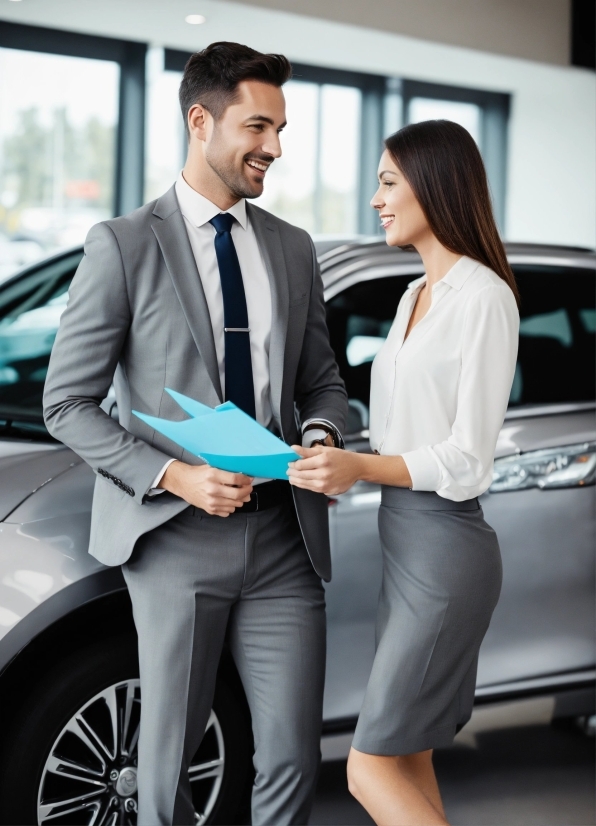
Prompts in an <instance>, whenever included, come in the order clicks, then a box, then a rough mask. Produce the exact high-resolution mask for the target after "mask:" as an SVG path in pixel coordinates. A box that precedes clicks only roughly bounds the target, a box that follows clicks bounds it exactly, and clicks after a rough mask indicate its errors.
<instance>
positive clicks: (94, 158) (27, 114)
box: [0, 48, 119, 279]
mask: <svg viewBox="0 0 596 826" xmlns="http://www.w3.org/2000/svg"><path fill="white" fill-rule="evenodd" d="M118 75H119V72H118V65H117V64H116V63H113V62H109V61H103V60H89V59H86V58H82V57H69V56H65V55H52V54H40V53H38V52H30V51H19V50H16V49H2V48H0V77H3V78H8V77H10V78H11V81H10V83H1V84H0V233H1V234H0V279H2V278H4V277H6V276H7V275H9V274H11V273H12V271H13V270H14V269H15V268H16V267H17V266H18V265H21V264H27V263H30V262H32V261H34V260H35V259H37V258H41V257H42V256H44V255H47V254H50V253H53V252H56V251H58V250H61V249H63V248H65V247H69V246H72V245H73V244H78V243H81V242H82V241H83V240H84V238H85V235H86V234H87V231H88V230H89V228H90V227H91V226H92V225H93V224H95V223H97V222H98V221H103V220H105V219H106V218H111V217H112V215H113V212H114V179H115V155H116V128H117V123H118V81H119V77H118Z"/></svg>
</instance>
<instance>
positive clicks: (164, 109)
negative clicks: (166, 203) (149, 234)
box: [145, 48, 186, 201]
mask: <svg viewBox="0 0 596 826" xmlns="http://www.w3.org/2000/svg"><path fill="white" fill-rule="evenodd" d="M163 60H164V50H163V49H159V48H154V49H149V51H148V52H147V137H146V153H147V154H146V161H145V201H152V200H154V199H155V198H159V196H160V195H163V194H164V192H166V191H167V190H168V189H169V188H170V187H171V186H172V184H174V183H175V181H176V178H177V177H178V174H179V172H180V170H181V169H182V167H183V166H184V161H185V156H186V137H185V135H184V121H183V119H182V114H181V112H180V104H179V103H178V87H179V86H180V81H181V80H182V73H181V72H166V71H164V68H163Z"/></svg>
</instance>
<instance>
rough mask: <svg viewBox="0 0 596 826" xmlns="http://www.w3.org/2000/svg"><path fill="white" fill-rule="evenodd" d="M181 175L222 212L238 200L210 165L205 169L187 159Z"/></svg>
mask: <svg viewBox="0 0 596 826" xmlns="http://www.w3.org/2000/svg"><path fill="white" fill-rule="evenodd" d="M182 176H183V178H184V180H185V181H186V183H187V184H188V185H189V186H190V187H191V189H194V190H195V192H198V193H199V195H202V196H203V198H207V200H208V201H211V203H212V204H215V206H216V207H219V209H221V211H222V212H225V211H226V210H228V209H230V207H233V206H234V204H237V203H238V201H239V198H238V196H237V195H234V194H232V193H231V192H230V190H229V189H228V188H227V186H226V185H225V184H224V182H223V181H222V180H221V178H219V177H218V176H217V175H216V174H215V172H214V171H213V170H212V169H211V167H207V169H202V168H197V166H196V164H192V163H189V162H188V161H187V162H186V164H185V166H184V169H183V170H182Z"/></svg>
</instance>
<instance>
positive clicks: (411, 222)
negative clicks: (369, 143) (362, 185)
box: [370, 150, 432, 247]
mask: <svg viewBox="0 0 596 826" xmlns="http://www.w3.org/2000/svg"><path fill="white" fill-rule="evenodd" d="M378 178H379V188H378V189H377V191H376V192H375V194H374V196H373V199H372V200H371V202H370V205H371V206H372V207H373V209H377V210H378V211H379V217H380V219H381V224H382V226H383V229H384V230H385V234H386V239H387V243H388V244H389V246H390V247H403V246H405V245H406V244H412V245H413V246H415V247H418V244H419V243H420V242H421V241H422V242H423V241H424V240H425V239H426V238H428V237H429V236H430V235H432V232H431V229H430V227H429V225H428V221H427V220H426V217H425V215H424V213H423V212H422V208H421V207H420V204H419V203H418V201H417V200H416V197H415V195H414V192H413V191H412V187H411V186H410V184H409V183H408V182H407V180H406V179H405V177H404V175H403V173H402V172H401V171H400V169H399V167H397V166H396V165H395V162H394V161H393V160H392V158H391V155H390V154H389V152H388V151H387V150H385V151H384V152H383V154H382V156H381V161H380V163H379V172H378Z"/></svg>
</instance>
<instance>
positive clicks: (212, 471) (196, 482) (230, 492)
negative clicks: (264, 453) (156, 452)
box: [159, 461, 252, 516]
mask: <svg viewBox="0 0 596 826" xmlns="http://www.w3.org/2000/svg"><path fill="white" fill-rule="evenodd" d="M159 487H160V488H164V489H165V490H169V491H170V493H173V494H174V495H175V496H179V497H180V498H181V499H184V501H185V502H188V504H189V505H194V506H195V508H201V509H202V510H204V511H207V513H209V514H211V515H212V516H229V515H230V514H231V513H234V511H235V510H236V508H241V507H242V505H243V503H244V502H248V501H250V494H251V492H252V479H251V478H250V476H245V475H244V474H243V473H229V472H228V471H227V470H217V468H214V467H211V466H210V465H187V464H185V463H184V462H179V461H176V462H172V464H171V465H170V466H169V467H168V468H167V470H166V472H165V473H164V475H163V476H162V478H161V481H160V483H159Z"/></svg>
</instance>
